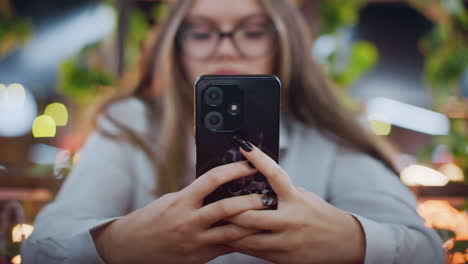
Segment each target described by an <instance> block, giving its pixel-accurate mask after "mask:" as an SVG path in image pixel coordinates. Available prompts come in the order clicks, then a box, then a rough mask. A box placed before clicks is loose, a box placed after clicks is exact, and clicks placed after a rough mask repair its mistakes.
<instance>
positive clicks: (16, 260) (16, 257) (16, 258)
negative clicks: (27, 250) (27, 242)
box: [11, 255, 21, 264]
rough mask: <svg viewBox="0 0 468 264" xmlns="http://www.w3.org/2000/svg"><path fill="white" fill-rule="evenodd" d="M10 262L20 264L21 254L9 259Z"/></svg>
mask: <svg viewBox="0 0 468 264" xmlns="http://www.w3.org/2000/svg"><path fill="white" fill-rule="evenodd" d="M11 263H12V264H21V255H16V256H14V257H13V258H12V259H11Z"/></svg>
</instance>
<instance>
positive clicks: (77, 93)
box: [57, 44, 115, 102]
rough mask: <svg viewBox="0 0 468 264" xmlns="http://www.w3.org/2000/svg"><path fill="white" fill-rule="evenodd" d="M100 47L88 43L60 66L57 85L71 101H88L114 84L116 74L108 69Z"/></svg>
mask: <svg viewBox="0 0 468 264" xmlns="http://www.w3.org/2000/svg"><path fill="white" fill-rule="evenodd" d="M98 48H99V45H98V44H92V45H88V46H86V47H85V48H83V50H82V51H81V52H80V53H79V54H78V55H77V56H75V57H72V58H70V59H68V60H66V61H65V62H63V63H62V65H61V66H60V69H59V76H58V85H57V87H58V90H59V92H61V93H62V94H63V95H65V96H66V97H68V98H69V99H70V100H71V101H75V102H87V101H89V100H92V99H94V98H96V97H97V96H98V95H99V94H100V93H102V92H103V91H104V90H105V89H107V88H108V87H110V86H111V85H113V84H114V80H115V76H114V75H113V74H112V73H111V71H110V70H108V69H106V67H105V65H104V63H103V61H102V59H101V57H100V55H99V49H98Z"/></svg>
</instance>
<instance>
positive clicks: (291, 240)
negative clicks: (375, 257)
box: [227, 142, 366, 263]
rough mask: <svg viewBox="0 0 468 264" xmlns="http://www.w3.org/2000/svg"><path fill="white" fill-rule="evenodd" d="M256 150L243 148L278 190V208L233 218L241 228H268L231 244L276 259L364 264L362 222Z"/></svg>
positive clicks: (254, 211)
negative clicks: (296, 184) (295, 182)
mask: <svg viewBox="0 0 468 264" xmlns="http://www.w3.org/2000/svg"><path fill="white" fill-rule="evenodd" d="M244 144H250V143H247V142H244ZM240 145H242V144H240ZM250 146H251V145H250ZM251 148H252V150H251V151H248V149H249V147H245V146H244V148H241V152H242V154H243V155H244V156H245V157H246V158H247V159H248V160H249V161H251V162H252V163H253V164H254V165H255V167H256V168H257V169H258V170H259V171H260V172H261V173H262V174H263V175H265V177H266V178H267V179H268V182H269V183H270V185H271V187H272V188H273V190H274V191H275V192H276V194H277V197H278V209H277V210H258V211H257V210H249V211H246V212H243V213H241V214H239V215H236V216H234V217H231V218H228V219H227V220H228V221H230V222H232V223H234V224H237V225H239V226H242V227H246V228H251V229H257V230H265V232H260V233H256V234H253V235H249V236H247V237H244V238H242V239H240V240H236V241H235V242H231V243H230V244H228V246H230V247H233V248H234V249H235V250H236V251H238V252H241V253H244V254H248V255H252V256H256V257H259V258H262V259H265V260H268V261H271V262H274V263H363V262H364V256H365V247H366V246H365V236H364V232H363V230H362V227H361V225H360V223H359V222H358V220H357V219H355V218H354V217H353V216H352V215H350V214H349V213H347V212H345V211H343V210H340V209H338V208H336V207H334V206H332V205H331V204H329V203H327V202H325V201H324V200H322V199H321V198H320V197H318V196H317V195H315V194H314V193H311V192H309V191H307V190H305V189H303V188H300V187H299V188H296V187H294V185H293V184H292V182H291V180H290V178H289V176H288V175H287V174H286V172H284V171H283V170H282V169H281V167H280V166H279V165H278V164H277V163H276V162H275V161H274V160H272V159H271V158H270V157H269V156H268V155H266V154H265V153H263V152H262V151H261V150H260V149H258V148H256V147H253V146H251ZM244 149H245V150H244Z"/></svg>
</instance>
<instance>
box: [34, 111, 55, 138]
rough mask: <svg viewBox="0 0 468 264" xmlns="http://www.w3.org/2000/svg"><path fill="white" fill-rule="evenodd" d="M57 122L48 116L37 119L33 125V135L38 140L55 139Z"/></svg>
mask: <svg viewBox="0 0 468 264" xmlns="http://www.w3.org/2000/svg"><path fill="white" fill-rule="evenodd" d="M55 131H56V128H55V121H54V119H52V117H50V116H48V115H40V116H38V117H36V119H35V120H34V123H33V128H32V133H33V136H34V137H36V138H39V137H55Z"/></svg>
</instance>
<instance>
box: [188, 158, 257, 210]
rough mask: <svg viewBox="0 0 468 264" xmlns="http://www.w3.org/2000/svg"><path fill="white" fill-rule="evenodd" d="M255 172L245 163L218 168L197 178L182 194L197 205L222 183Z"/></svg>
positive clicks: (235, 163) (240, 162)
mask: <svg viewBox="0 0 468 264" xmlns="http://www.w3.org/2000/svg"><path fill="white" fill-rule="evenodd" d="M255 172H257V170H256V169H252V168H250V167H249V166H248V165H247V163H246V162H245V161H239V162H234V163H230V164H226V165H222V166H218V167H215V168H213V169H211V170H209V171H207V172H206V173H205V174H203V175H202V176H200V177H198V178H197V179H196V180H195V181H194V182H192V184H190V185H189V186H187V187H186V188H185V189H184V190H183V192H184V193H186V194H189V195H190V197H191V198H192V200H193V201H194V202H195V203H199V202H200V201H201V200H202V199H203V198H205V197H206V196H207V195H208V194H210V193H212V192H213V191H214V190H216V188H218V187H219V186H221V185H223V184H224V183H227V182H229V181H232V180H235V179H238V178H242V177H246V176H249V175H252V174H254V173H255Z"/></svg>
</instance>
